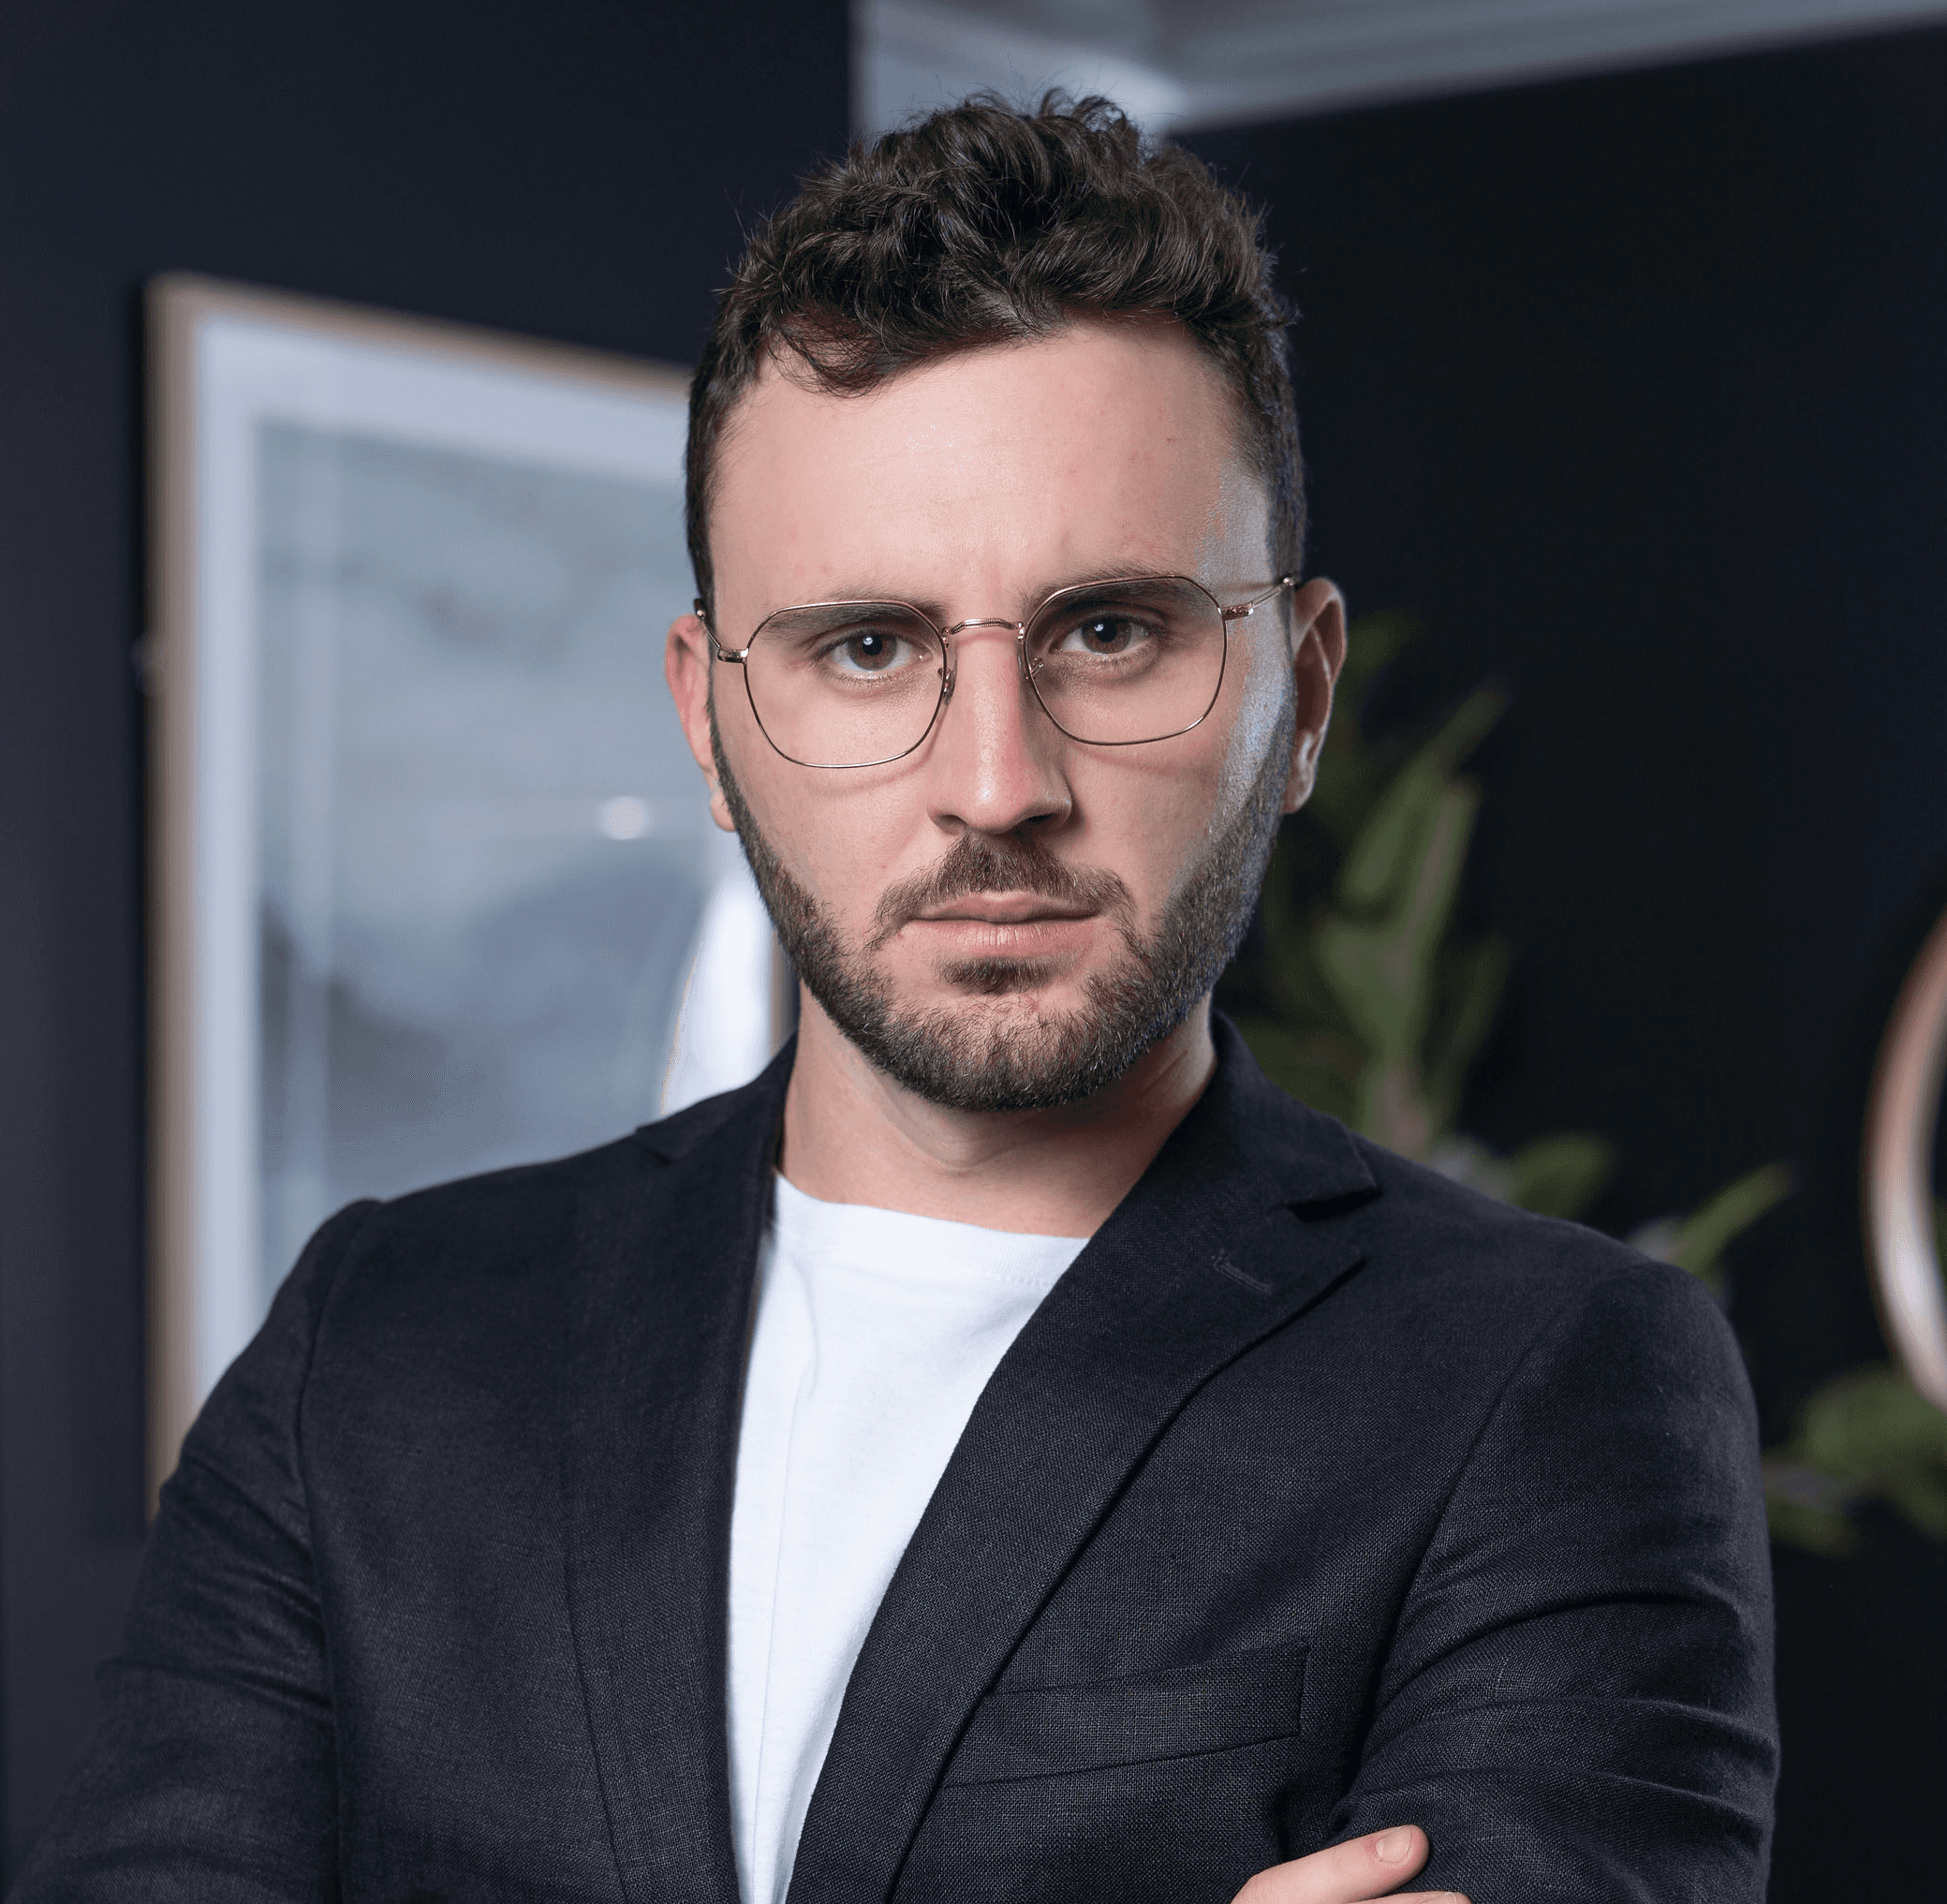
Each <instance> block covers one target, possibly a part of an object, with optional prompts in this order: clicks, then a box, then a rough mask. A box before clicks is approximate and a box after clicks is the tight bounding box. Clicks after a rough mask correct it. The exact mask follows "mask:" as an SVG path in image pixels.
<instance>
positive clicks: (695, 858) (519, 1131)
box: [147, 276, 790, 1498]
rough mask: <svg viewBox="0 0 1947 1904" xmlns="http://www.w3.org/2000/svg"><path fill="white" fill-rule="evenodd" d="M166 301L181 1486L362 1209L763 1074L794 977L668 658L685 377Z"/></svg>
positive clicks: (158, 1241) (593, 1135) (162, 906)
mask: <svg viewBox="0 0 1947 1904" xmlns="http://www.w3.org/2000/svg"><path fill="white" fill-rule="evenodd" d="M149 321H150V340H151V350H152V366H151V370H152V375H151V391H152V400H153V402H152V417H151V441H152V452H153V453H152V467H151V495H152V514H153V520H152V536H151V545H152V550H153V561H154V565H155V573H154V576H153V590H152V598H153V604H154V612H155V621H154V632H153V634H152V636H151V638H150V642H149V649H148V652H149V656H150V662H149V667H148V670H147V672H148V674H149V679H150V686H151V705H152V719H153V745H152V760H153V763H154V779H153V786H152V805H153V815H154V820H153V834H152V856H153V876H152V895H153V896H152V944H153V949H154V952H153V973H152V1026H153V1033H152V1037H153V1057H152V1080H153V1083H152V1107H151V1109H152V1114H151V1152H152V1184H151V1201H152V1264H151V1299H150V1404H149V1416H150V1451H149V1465H150V1485H151V1491H152V1498H153V1492H154V1489H155V1487H157V1486H159V1484H160V1483H161V1480H162V1479H163V1477H164V1476H165V1475H167V1473H168V1472H169V1470H170V1469H171V1468H172V1467H173V1466H174V1464H175V1459H176V1454H177V1451H178V1449H179V1447H180V1445H181V1441H182V1437H183V1434H184V1430H185V1429H186V1427H187V1425H188V1424H189V1422H190V1420H191V1419H192V1418H193V1416H194V1414H195V1411H196V1410H197V1409H198V1408H199V1406H200V1405H201V1402H202V1399H203V1397H204V1396H205V1395H207V1394H208V1392H209V1390H210V1388H211V1386H212V1385H213V1384H214V1381H215V1380H216V1378H217V1376H218V1375H219V1374H220V1373H221V1372H222V1370H223V1369H224V1367H225V1366H227V1365H228V1364H229V1361H230V1360H231V1358H232V1357H233V1356H234V1355H235V1354H236V1353H237V1351H239V1350H240V1349H242V1348H243V1345H244V1343H245V1342H246V1341H247V1340H248V1339H249V1337H250V1336H251V1335H252V1334H253V1333H254V1331H255V1330H256V1328H257V1326H258V1323H259V1322H260V1321H261V1320H262V1318H263V1315H264V1312H265V1309H266V1307H267V1306H268V1304H269V1301H270V1297H271V1295H272V1292H273V1291H274V1289H275V1288H276V1285H277V1283H278V1282H279V1281H280V1279H281V1278H282V1277H283V1276H284V1275H285V1273H286V1271H287V1270H288V1268H289V1266H290V1264H291V1262H293V1261H294V1260H295V1257H296V1255H297V1252H298V1251H299V1250H300V1249H301V1248H302V1245H303V1242H304V1239H305V1238H306V1237H307V1236H308V1235H309V1234H310V1232H312V1231H313V1230H314V1229H315V1228H316V1227H317V1224H318V1223H319V1222H320V1221H321V1220H322V1219H323V1218H325V1217H327V1216H329V1215H330V1214H331V1212H332V1211H333V1210H334V1209H337V1208H339V1207H340V1206H342V1205H343V1204H344V1203H347V1202H348V1201H350V1200H351V1199H353V1198H356V1197H361V1196H390V1195H394V1194H397V1193H398V1192H401V1191H404V1190H407V1189H410V1188H415V1187H417V1186H420V1185H423V1184H428V1183H433V1182H436V1181H439V1180H441V1179H444V1178H448V1177H452V1176H456V1175H460V1174H463V1173H468V1172H473V1171H479V1170H491V1169H494V1168H495V1167H497V1166H499V1165H503V1164H510V1163H516V1162H521V1161H524V1160H529V1159H536V1158H540V1157H548V1156H558V1155H560V1154H562V1153H564V1152H567V1151H570V1150H574V1149H577V1148H580V1147H582V1146H584V1145H587V1144H597V1143H600V1142H602V1141H604V1140H605V1139H607V1138H610V1137H612V1136H615V1135H617V1134H619V1133H620V1132H622V1131H624V1130H627V1129H629V1128H631V1127H632V1126H634V1125H637V1124H640V1123H642V1122H644V1121H646V1120H647V1119H650V1118H653V1117H655V1116H656V1115H658V1114H661V1113H662V1112H663V1111H665V1110H671V1109H674V1108H677V1107H678V1106H680V1105H681V1104H683V1103H686V1102H689V1101H691V1100H695V1099H697V1098H701V1097H704V1096H707V1095H708V1094H710V1093H711V1092H713V1091H716V1090H721V1089H726V1088H728V1087H730V1086H731V1085H737V1084H741V1083H743V1082H744V1081H745V1080H746V1079H747V1078H749V1077H750V1076H752V1075H753V1074H754V1073H755V1072H756V1071H757V1070H759V1069H760V1067H761V1066H762V1064H763V1063H764V1062H765V1061H766V1059H767V1058H768V1057H769V1056H770V1055H771V1054H772V1052H773V1051H774V1049H775V1048H776V1046H777V1044H778V1043H779V1042H780V1041H781V1038H782V1035H783V1033H784V1030H785V1028H786V1024H787V1020H788V1017H789V1007H790V1000H789V995H788V988H787V986H786V984H785V977H786V975H785V973H784V971H783V968H782V966H781V961H780V960H779V958H778V956H777V954H776V952H775V948H774V942H773V939H772V936H771V932H770V927H769V922H768V921H767V920H766V919H765V917H764V913H763V908H762V906H761V904H760V901H759V899H758V895H757V892H756V888H755V886H754V885H753V884H752V882H751V879H750V877H749V873H748V871H747V869H746V867H745V863H744V860H743V856H742V853H741V851H740V850H739V849H738V848H737V845H736V843H735V841H734V840H732V839H730V837H729V836H728V835H725V834H721V833H719V832H718V831H717V829H716V828H715V826H713V825H712V824H711V822H710V819H709V817H708V813H707V809H706V805H705V797H704V790H703V788H702V784H701V776H700V775H698V773H697V770H696V765H695V762H694V761H693V760H692V759H691V758H690V755H689V751H688V748H687V746H686V745H685V742H684V739H683V735H682V732H681V730H680V728H679V727H678V724H677V721H676V717H675V712H674V709H673V707H672V706H671V701H670V698H669V694H668V691H667V689H666V688H665V686H664V685H663V680H662V642H663V634H664V631H665V629H666V628H667V627H668V626H669V624H670V622H671V619H672V617H673V616H675V615H677V614H679V613H682V612H683V611H684V610H685V609H686V607H687V606H688V604H689V599H690V597H691V595H692V593H693V585H692V583H691V581H690V573H689V563H688V556H687V553H686V544H685V540H684V531H683V494H682V458H683V442H684V428H685V403H686V377H685V376H684V374H683V373H682V372H681V371H679V370H676V369H674V368H669V367H664V366H658V365H655V364H649V363H639V362H630V361H627V360H625V359H615V358H606V357H602V356H598V355H596V354H594V353H583V352H578V351H573V350H569V349H566V348H559V347H551V346H546V345H540V344H532V343H525V342H522V341H519V340H514V339H504V338H499V337H495V336H492V335H489V334H485V333H479V332H467V331H465V330H461V329H457V328H452V327H447V326H443V325H437V324H433V323H426V322H420V321H416V320H413V319H409V318H399V317H387V316H384V315H380V314H376V313H368V312H362V311H357V310H352V309H348V308H344V307H339V306H334V305H330V304H324V303H314V302H310V301H307V300H302V299H296V298H289V297H284V296H279V295H274V294H271V293H265V292H258V291H253V290H249V289H245V288H239V287H233V286H225V285H221V284H216V283H213V282H210V281H207V280H201V279H196V278H188V277H180V276H178V277H169V278H164V279H161V280H158V281H157V282H156V283H155V285H154V286H153V287H152V288H151V292H150V306H149Z"/></svg>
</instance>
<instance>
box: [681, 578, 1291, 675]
mask: <svg viewBox="0 0 1947 1904" xmlns="http://www.w3.org/2000/svg"><path fill="white" fill-rule="evenodd" d="M1273 592H1274V593H1276V591H1275V590H1274V591H1273ZM1258 599H1259V600H1260V601H1262V600H1263V597H1262V596H1260V597H1259V598H1258ZM690 606H691V608H692V609H693V610H694V611H695V613H696V618H697V620H698V621H700V622H701V623H702V625H703V632H704V633H705V634H706V635H708V636H709V637H710V654H711V657H712V658H713V659H715V660H718V661H731V662H734V663H736V664H737V666H739V667H742V666H743V664H744V662H745V659H746V658H747V657H749V654H750V650H749V649H748V648H726V647H725V646H724V644H723V643H722V642H719V641H718V640H717V639H716V630H715V628H713V627H711V626H710V611H709V610H708V609H706V608H705V607H704V606H703V603H702V599H701V597H699V598H697V600H695V601H694V602H692V603H691V604H690Z"/></svg>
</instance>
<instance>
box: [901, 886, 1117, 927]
mask: <svg viewBox="0 0 1947 1904" xmlns="http://www.w3.org/2000/svg"><path fill="white" fill-rule="evenodd" d="M1093 910H1094V908H1092V907H1082V906H1064V905H1063V904H1061V903H1060V902H1059V901H1058V900H1051V899H1048V898H1045V897H1043V896H1042V895H1041V894H1040V893H969V894H968V895H967V896H966V897H965V898H963V899H956V900H953V901H952V902H951V903H950V904H948V905H945V906H936V907H930V908H927V909H926V910H925V911H923V912H921V913H918V914H916V915H915V918H914V922H915V923H917V924H922V925H934V924H946V923H950V922H965V923H966V924H972V925H1040V924H1043V923H1050V922H1055V921H1060V920H1070V919H1086V918H1088V917H1089V916H1090V915H1091V913H1092V912H1093Z"/></svg>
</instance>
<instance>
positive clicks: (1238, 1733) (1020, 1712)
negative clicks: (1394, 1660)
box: [946, 1640, 1305, 1785]
mask: <svg viewBox="0 0 1947 1904" xmlns="http://www.w3.org/2000/svg"><path fill="white" fill-rule="evenodd" d="M1304 1691H1305V1642H1304V1641H1302V1640H1301V1641H1295V1642H1292V1643H1291V1644H1288V1645H1284V1646H1263V1647H1260V1648H1259V1649H1257V1650H1256V1651H1254V1652H1248V1653H1233V1654H1232V1655H1230V1656H1229V1657H1228V1658H1225V1659H1219V1660H1207V1661H1205V1662H1204V1663H1203V1664H1202V1665H1197V1666H1178V1667H1174V1668H1172V1669H1170V1670H1169V1671H1166V1672H1161V1673H1139V1674H1136V1675H1131V1676H1130V1677H1128V1678H1121V1679H1091V1680H1086V1681H1084V1682H1083V1683H1081V1684H1079V1685H1070V1686H1031V1687H1025V1688H1023V1689H1022V1690H1018V1691H1002V1692H993V1693H990V1694H989V1695H988V1696H987V1697H986V1698H985V1699H983V1700H981V1703H980V1705H977V1706H976V1707H975V1708H974V1715H973V1718H972V1720H971V1721H970V1722H969V1723H968V1725H967V1729H966V1733H965V1734H963V1735H962V1737H961V1741H960V1748H959V1749H958V1750H957V1751H956V1752H955V1753H954V1754H953V1757H952V1760H951V1763H950V1764H949V1765H948V1767H947V1774H946V1783H947V1784H948V1785H992V1784H998V1783H1001V1782H1002V1781H1004V1780H1007V1779H1043V1778H1047V1777H1049V1776H1051V1775H1053V1774H1058V1773H1073V1772H1089V1771H1095V1770H1098V1769H1100V1768H1104V1767H1107V1766H1111V1765H1138V1764H1146V1763H1148V1762H1150V1761H1153V1760H1159V1759H1179V1758H1190V1757H1193V1756H1196V1755H1198V1754H1201V1753H1205V1752H1223V1751H1233V1750H1235V1749H1238V1748H1240V1747H1244V1746H1252V1745H1260V1744H1263V1743H1265V1742H1267V1741H1269V1740H1272V1739H1279V1738H1289V1737H1290V1736H1291V1735H1292V1734H1295V1733H1296V1732H1297V1731H1298V1729H1299V1728H1298V1709H1299V1705H1300V1701H1301V1699H1302V1697H1303V1694H1304Z"/></svg>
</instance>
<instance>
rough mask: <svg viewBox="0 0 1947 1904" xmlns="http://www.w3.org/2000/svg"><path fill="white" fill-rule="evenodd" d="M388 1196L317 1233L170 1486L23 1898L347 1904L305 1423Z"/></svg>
mask: <svg viewBox="0 0 1947 1904" xmlns="http://www.w3.org/2000/svg"><path fill="white" fill-rule="evenodd" d="M375 1207H376V1205H374V1204H371V1203H363V1204H354V1205H352V1206H351V1207H350V1208H349V1209H347V1210H345V1211H342V1212H341V1213H340V1214H339V1215H338V1216H336V1217H334V1218H332V1220H331V1221H330V1222H329V1223H327V1224H326V1225H325V1226H324V1228H323V1229H322V1230H320V1231H319V1232H318V1233H317V1236H316V1237H314V1238H313V1239H312V1242H311V1244H310V1246H309V1247H307V1248H306V1250H305V1251H304V1254H303V1255H302V1258H300V1260H299V1262H298V1264H297V1267H296V1268H295V1269H293V1270H292V1272H291V1274H290V1275H289V1277H288V1278H287V1279H286V1281H285V1283H284V1286H283V1288H282V1289H281V1290H280V1291H279V1292H278V1294H277V1297H276V1300H275V1301H274V1302H273V1305H272V1307H271V1313H270V1316H269V1318H268V1320H267V1321H265V1323H264V1325H263V1328H262V1329H261V1330H260V1331H259V1332H258V1336H257V1337H256V1339H255V1340H254V1341H253V1342H252V1343H251V1344H250V1346H249V1347H248V1348H247V1349H246V1350H245V1351H243V1354H242V1355H241V1356H239V1357H238V1359H237V1361H236V1362H235V1363H234V1364H233V1365H231V1367H230V1368H229V1372H228V1373H227V1374H226V1375H225V1376H224V1377H223V1379H222V1380H221V1381H220V1382H218V1383H217V1385H216V1388H215V1391H214V1394H213V1395H211V1396H210V1399H209V1401H208V1402H207V1404H205V1406H204V1408H203V1410H202V1413H201V1414H200V1415H199V1417H198V1419H197V1422H196V1424H195V1426H194V1427H193V1428H192V1429H191V1430H190V1432H189V1435H188V1437H187V1439H185V1440H184V1446H183V1455H182V1460H181V1462H180V1464H179V1465H178V1467H177V1469H176V1471H175V1473H174V1474H173V1475H172V1476H171V1477H170V1481H169V1482H168V1483H167V1484H166V1485H165V1486H164V1488H163V1490H162V1501H161V1508H160V1512H159V1513H158V1515H157V1517H156V1521H155V1528H153V1529H152V1531H151V1534H150V1538H149V1547H148V1552H147V1553H146V1555H145V1556H144V1557H143V1561H142V1567H141V1572H140V1578H139V1580H138V1582H137V1586H136V1594H135V1602H134V1606H133V1608H132V1610H131V1612H130V1614H129V1616H128V1622H127V1625H126V1627H125V1630H124V1632H123V1636H122V1645H121V1649H120V1651H119V1652H118V1653H117V1654H116V1655H115V1657H114V1658H113V1659H112V1660H110V1661H109V1662H108V1663H107V1664H106V1665H105V1666H103V1667H102V1669H101V1672H100V1675H99V1677H100V1686H101V1694H102V1711H101V1718H100V1721H99V1724H98V1726H97V1728H96V1734H95V1737H94V1740H93V1742H92V1744H91V1745H90V1747H89V1749H88V1751H87V1752H86V1754H85V1755H84V1756H83V1758H82V1760H81V1764H79V1765H78V1766H77V1767H76V1769H75V1772H74V1774H73V1776H72V1777H71V1778H70V1779H69V1780H68V1783H67V1786H66V1790H65V1791H64V1792H63V1793H62V1795H61V1797H60V1799H59V1801H58V1802H57V1804H56V1806H55V1808H54V1811H53V1814H52V1818H51V1820H50V1822H49V1823H48V1827H47V1829H46V1831H45V1832H44V1833H43V1834H42V1836H41V1838H40V1839H39V1841H38V1843H37V1845H36V1846H35V1849H34V1851H33V1852H32V1854H31V1855H30V1857H29V1858H28V1861H27V1864H26V1866H25V1867H24V1869H23V1870H22V1875H21V1880H20V1883H19V1886H18V1888H17V1890H16V1892H15V1894H14V1895H15V1897H16V1899H17V1900H18V1904H44V1900H45V1904H52V1900H54V1899H59V1900H61V1904H94V1900H100V1904H109V1900H115V1904H121V1900H133V1899H136V1898H140V1899H143V1900H144V1904H148V1900H165V1899H171V1898H182V1899H190V1898H194V1899H198V1900H199V1904H269V1900H272V1899H279V1900H299V1899H302V1900H305V1904H311V1900H322V1899H335V1898H336V1897H337V1896H338V1877H337V1818H336V1812H337V1791H336V1774H335V1768H334V1760H335V1740H334V1734H333V1728H332V1692H331V1665H330V1660H329V1659H328V1658H327V1654H326V1647H325V1639H324V1628H323V1623H322V1619H321V1617H320V1613H319V1605H318V1596H317V1581H316V1578H315V1575H314V1571H313V1567H312V1556H311V1541H310V1530H309V1516H308V1510H307V1506H306V1501H305V1495H304V1480H303V1473H302V1463H301V1460H300V1457H299V1418H300V1413H301V1410H302V1404H303V1394H304V1383H305V1378H306V1375H307V1373H308V1371H309V1367H310V1361H311V1351H312V1344H313V1341H314V1339H315V1337H316V1335H317V1321H318V1316H319V1312H320V1310H321V1308H322V1306H323V1304H324V1301H325V1298H326V1296H327V1294H328V1292H329V1291H330V1289H331V1286H332V1281H333V1279H334V1277H335V1276H336V1274H337V1271H338V1268H339V1265H340V1263H341V1262H343V1260H344V1258H345V1256H346V1254H347V1251H348V1250H349V1248H350V1247H351V1246H352V1243H353V1240H354V1238H355V1237H356V1235H357V1233H358V1231H359V1229H360V1227H361V1224H362V1222H363V1221H364V1218H366V1217H367V1216H368V1215H369V1214H370V1212H371V1211H372V1210H373V1209H374V1208H375Z"/></svg>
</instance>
